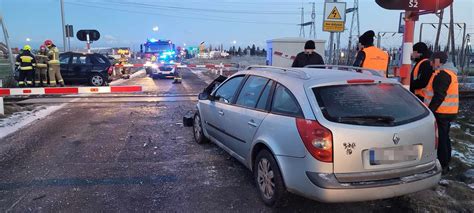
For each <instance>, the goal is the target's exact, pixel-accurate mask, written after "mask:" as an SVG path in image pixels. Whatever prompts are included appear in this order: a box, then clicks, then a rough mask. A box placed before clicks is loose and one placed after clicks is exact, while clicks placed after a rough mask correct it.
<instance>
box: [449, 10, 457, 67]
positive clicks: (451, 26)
mask: <svg viewBox="0 0 474 213" xmlns="http://www.w3.org/2000/svg"><path fill="white" fill-rule="evenodd" d="M453 13H454V12H453V4H451V6H449V19H450V20H449V36H450V38H451V60H453V65H454V67H456V46H455V44H454V14H453Z"/></svg>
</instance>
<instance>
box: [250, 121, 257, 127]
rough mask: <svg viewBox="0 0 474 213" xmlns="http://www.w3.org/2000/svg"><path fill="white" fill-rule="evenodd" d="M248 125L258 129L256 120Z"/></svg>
mask: <svg viewBox="0 0 474 213" xmlns="http://www.w3.org/2000/svg"><path fill="white" fill-rule="evenodd" d="M248 124H249V125H250V126H253V127H257V123H255V121H254V120H250V121H249V122H248Z"/></svg>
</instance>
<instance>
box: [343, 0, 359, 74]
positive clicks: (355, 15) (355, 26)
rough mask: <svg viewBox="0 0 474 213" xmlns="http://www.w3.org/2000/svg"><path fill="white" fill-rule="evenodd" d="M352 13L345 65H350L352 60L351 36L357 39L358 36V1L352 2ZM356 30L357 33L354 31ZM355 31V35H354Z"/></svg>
mask: <svg viewBox="0 0 474 213" xmlns="http://www.w3.org/2000/svg"><path fill="white" fill-rule="evenodd" d="M353 8H354V11H353V12H352V20H351V28H350V31H349V45H348V46H347V61H346V63H347V65H351V64H350V62H351V59H352V55H353V53H352V40H353V39H354V38H353V36H356V37H357V38H359V36H360V27H359V26H360V25H359V0H354V7H353ZM356 30H357V31H356ZM354 31H356V32H357V33H355V32H354Z"/></svg>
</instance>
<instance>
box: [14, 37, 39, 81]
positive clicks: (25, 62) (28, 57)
mask: <svg viewBox="0 0 474 213" xmlns="http://www.w3.org/2000/svg"><path fill="white" fill-rule="evenodd" d="M35 67H36V59H35V56H34V55H33V54H32V53H31V46H30V45H25V46H24V47H23V49H22V51H21V53H20V54H19V55H18V56H17V57H16V62H15V69H18V70H19V71H20V76H19V79H18V86H20V87H26V86H29V87H31V86H33V78H34V76H35V75H34V70H35ZM25 79H26V81H25Z"/></svg>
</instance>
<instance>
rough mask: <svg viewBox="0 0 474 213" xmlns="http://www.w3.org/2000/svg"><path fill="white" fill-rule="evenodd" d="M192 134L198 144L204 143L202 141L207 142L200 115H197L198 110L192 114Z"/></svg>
mask: <svg viewBox="0 0 474 213" xmlns="http://www.w3.org/2000/svg"><path fill="white" fill-rule="evenodd" d="M193 135H194V140H195V141H196V143H198V144H204V143H207V142H209V139H207V138H206V136H205V135H204V131H203V128H202V121H201V116H200V115H199V112H196V114H195V115H194V119H193Z"/></svg>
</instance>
